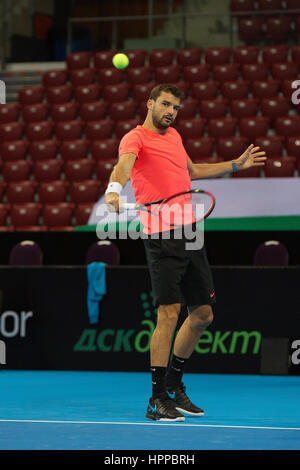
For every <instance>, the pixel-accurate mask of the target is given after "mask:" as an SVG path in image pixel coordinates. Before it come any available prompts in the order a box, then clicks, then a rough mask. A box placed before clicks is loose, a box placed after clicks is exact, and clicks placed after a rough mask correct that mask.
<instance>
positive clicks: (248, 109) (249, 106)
mask: <svg viewBox="0 0 300 470" xmlns="http://www.w3.org/2000/svg"><path fill="white" fill-rule="evenodd" d="M258 104H259V100H258V99H255V98H244V99H238V100H232V101H231V102H230V113H231V116H233V117H236V118H238V119H240V118H243V117H252V116H256V115H257V113H258Z"/></svg>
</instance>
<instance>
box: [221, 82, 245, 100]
mask: <svg viewBox="0 0 300 470" xmlns="http://www.w3.org/2000/svg"><path fill="white" fill-rule="evenodd" d="M249 86H250V85H249V82H248V81H246V80H237V81H235V82H224V83H223V84H222V85H221V92H222V95H223V98H226V99H228V100H237V99H245V98H247V97H248V94H249Z"/></svg>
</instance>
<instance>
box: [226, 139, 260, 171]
mask: <svg viewBox="0 0 300 470" xmlns="http://www.w3.org/2000/svg"><path fill="white" fill-rule="evenodd" d="M259 150H260V147H254V145H253V144H251V145H250V146H249V147H248V148H247V150H246V151H245V152H244V153H243V154H242V155H241V156H240V157H239V158H237V159H236V160H234V162H235V164H236V166H237V169H238V170H246V169H247V168H251V167H252V166H264V164H265V161H266V159H267V157H266V156H265V155H266V152H260V151H259Z"/></svg>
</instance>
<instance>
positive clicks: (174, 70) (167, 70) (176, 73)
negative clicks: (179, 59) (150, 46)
mask: <svg viewBox="0 0 300 470" xmlns="http://www.w3.org/2000/svg"><path fill="white" fill-rule="evenodd" d="M154 77H155V81H156V83H176V82H178V81H179V78H180V68H179V66H178V65H175V64H171V65H164V66H161V67H156V69H155V70H154Z"/></svg>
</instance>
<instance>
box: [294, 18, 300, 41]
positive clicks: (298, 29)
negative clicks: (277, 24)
mask: <svg viewBox="0 0 300 470" xmlns="http://www.w3.org/2000/svg"><path fill="white" fill-rule="evenodd" d="M294 30H295V32H294V34H295V36H296V37H299V36H300V15H299V16H296V18H295V19H294Z"/></svg>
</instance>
